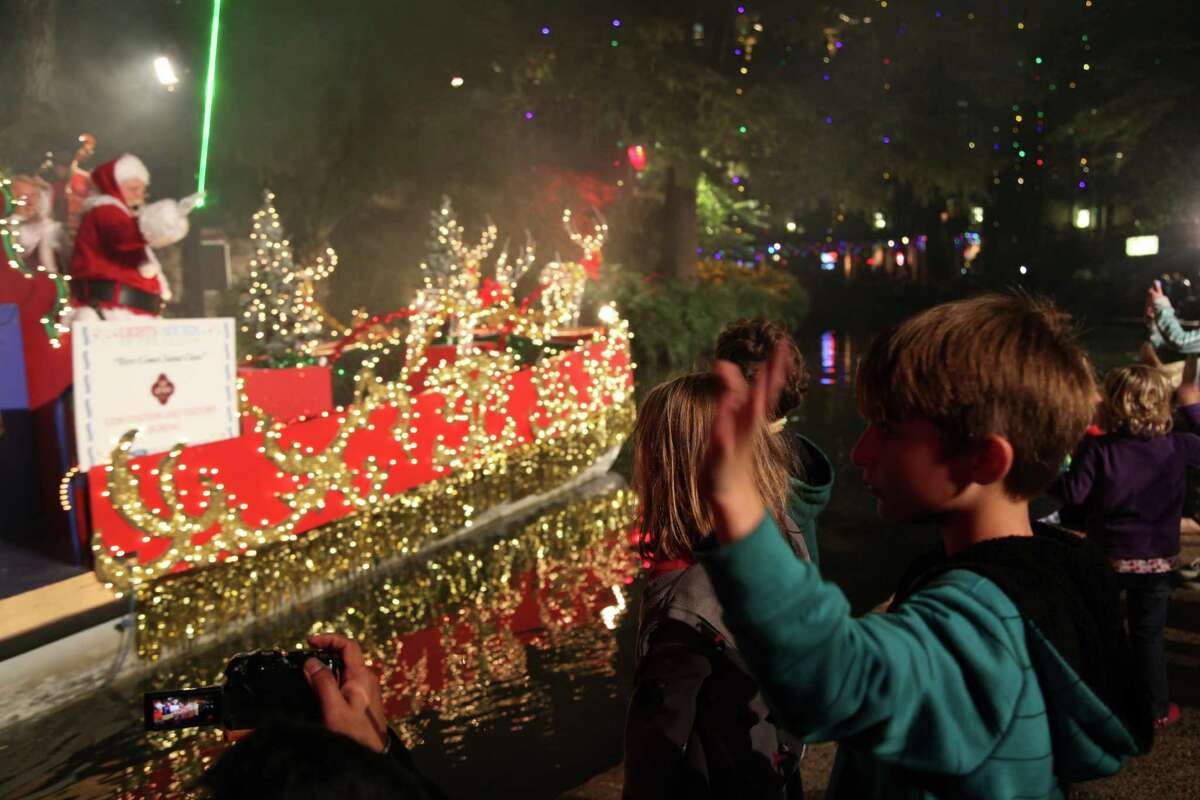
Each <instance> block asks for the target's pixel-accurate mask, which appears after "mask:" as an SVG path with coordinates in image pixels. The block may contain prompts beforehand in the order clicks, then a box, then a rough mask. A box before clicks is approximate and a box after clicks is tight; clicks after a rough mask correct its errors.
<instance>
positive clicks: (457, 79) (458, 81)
mask: <svg viewBox="0 0 1200 800" xmlns="http://www.w3.org/2000/svg"><path fill="white" fill-rule="evenodd" d="M450 85H451V86H453V87H454V88H455V89H457V88H458V87H460V86H462V85H463V79H462V78H461V77H460V76H458V75H455V76H454V77H453V78H451V79H450Z"/></svg>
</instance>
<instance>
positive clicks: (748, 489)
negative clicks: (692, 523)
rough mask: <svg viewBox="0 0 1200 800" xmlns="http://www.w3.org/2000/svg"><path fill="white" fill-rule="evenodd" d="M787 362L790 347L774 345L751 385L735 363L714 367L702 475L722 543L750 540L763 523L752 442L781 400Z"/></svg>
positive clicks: (720, 363) (788, 364) (718, 536)
mask: <svg viewBox="0 0 1200 800" xmlns="http://www.w3.org/2000/svg"><path fill="white" fill-rule="evenodd" d="M791 360H792V356H791V354H790V353H789V352H788V349H787V348H786V347H784V346H783V345H781V344H780V345H776V347H775V350H774V352H773V353H772V354H771V358H770V360H769V361H768V362H767V363H766V364H764V365H763V366H762V368H761V369H760V370H759V371H758V372H757V373H756V374H755V376H754V380H753V382H751V383H749V384H747V383H746V381H745V379H744V378H743V377H742V373H741V371H740V370H739V369H738V368H737V367H736V366H735V365H734V364H732V363H730V362H728V361H717V362H716V363H715V364H714V365H713V372H714V373H715V374H716V375H717V377H719V378H720V379H721V396H720V398H719V399H718V400H717V410H716V414H715V416H714V417H713V429H712V437H711V440H710V441H709V445H708V447H709V450H708V457H707V458H706V460H705V465H704V469H703V473H702V476H703V480H704V487H705V492H706V494H707V495H708V501H709V503H711V505H712V510H713V524H714V526H715V533H716V536H717V540H718V541H720V542H722V543H725V542H731V541H736V540H737V539H742V538H745V537H746V536H749V535H750V533H751V532H752V531H753V530H754V529H755V527H757V526H758V523H759V522H760V521H761V520H762V517H763V513H764V506H763V501H762V498H761V497H760V496H759V493H758V486H757V483H756V482H755V478H754V450H755V442H756V440H757V438H758V437H759V436H764V435H766V425H767V423H768V420H767V409H768V408H775V405H776V403H777V402H778V400H779V393H780V391H781V390H782V389H783V384H784V382H785V381H786V379H787V375H788V371H789V370H790V369H791V368H792V364H791Z"/></svg>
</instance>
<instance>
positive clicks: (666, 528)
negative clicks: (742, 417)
mask: <svg viewBox="0 0 1200 800" xmlns="http://www.w3.org/2000/svg"><path fill="white" fill-rule="evenodd" d="M720 389H721V382H720V379H719V378H718V377H717V376H715V375H713V374H711V373H708V372H693V373H691V374H688V375H682V376H680V377H678V378H675V379H674V380H670V381H667V382H665V383H660V384H659V385H658V386H655V387H654V388H653V389H651V390H650V393H649V394H648V395H646V399H645V400H643V401H642V406H641V408H640V409H639V410H638V420H637V425H636V426H635V427H634V431H633V488H634V490H635V491H636V492H637V495H638V499H639V501H640V509H641V510H640V512H639V525H640V528H641V534H642V536H641V539H640V542H639V544H640V549H641V552H642V555H643V556H645V557H647V558H658V559H678V558H685V557H687V556H688V555H690V554H691V552H692V549H693V548H694V547H695V546H696V545H697V544H698V543H699V542H700V540H701V539H702V538H703V537H705V536H707V535H708V534H709V533H710V532H711V531H712V529H713V520H712V512H711V511H710V509H709V504H708V503H707V502H705V501H704V499H703V496H702V494H701V489H702V487H701V486H700V469H701V467H702V466H703V463H704V458H705V455H706V454H707V452H708V442H709V437H710V435H711V433H712V421H713V415H714V412H715V410H716V406H717V398H718V396H719V395H720ZM754 455H755V481H756V483H757V485H758V487H759V494H760V495H761V497H762V501H763V504H764V505H766V507H767V509H768V510H769V511H770V512H771V513H772V514H774V515H775V519H776V520H779V521H782V520H783V515H784V507H785V504H786V502H787V493H788V490H789V483H788V470H787V464H788V463H789V460H790V452H789V449H788V446H787V443H786V440H785V439H784V438H783V437H782V436H772V435H771V434H770V433H768V432H767V430H766V428H765V426H764V427H763V429H762V430H761V431H760V432H759V439H758V441H757V442H756V443H755V453H754Z"/></svg>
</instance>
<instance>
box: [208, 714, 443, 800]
mask: <svg viewBox="0 0 1200 800" xmlns="http://www.w3.org/2000/svg"><path fill="white" fill-rule="evenodd" d="M200 788H201V790H202V792H201V796H202V797H204V796H207V797H210V798H212V800H310V799H311V800H329V799H330V798H335V797H336V798H339V800H435V798H436V797H437V795H434V794H431V793H430V792H429V791H427V789H426V786H425V785H424V783H423V781H422V779H421V778H420V777H419V776H418V775H416V774H415V773H414V772H413V771H411V770H408V769H406V768H405V767H404V766H403V764H402V763H401V762H400V761H399V760H397V759H394V758H392V757H391V756H390V755H384V754H381V753H375V752H372V751H371V750H368V749H367V748H365V747H363V746H362V745H360V744H359V743H358V742H355V741H354V740H353V739H349V738H347V737H345V736H342V735H341V734H337V733H333V732H332V731H329V730H327V729H325V728H323V727H321V726H319V725H310V724H303V723H277V724H272V725H270V726H267V727H264V728H260V729H259V730H256V731H254V732H253V733H251V734H250V735H249V736H247V737H246V738H245V739H243V740H241V741H239V742H238V743H237V744H235V745H233V747H231V748H229V750H227V751H226V752H225V754H224V755H222V756H221V758H220V760H218V761H217V763H216V764H214V765H213V766H212V767H211V768H209V770H208V772H206V773H205V774H204V776H203V777H202V778H201V779H200ZM205 792H206V793H207V794H205Z"/></svg>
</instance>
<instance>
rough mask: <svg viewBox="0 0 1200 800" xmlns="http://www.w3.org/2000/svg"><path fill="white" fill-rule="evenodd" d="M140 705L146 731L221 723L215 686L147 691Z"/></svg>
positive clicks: (217, 690)
mask: <svg viewBox="0 0 1200 800" xmlns="http://www.w3.org/2000/svg"><path fill="white" fill-rule="evenodd" d="M143 706H144V712H145V723H146V730H148V731H173V730H178V729H179V728H195V727H199V726H202V725H219V724H221V690H220V689H216V688H210V689H184V690H182V691H176V692H149V693H147V694H146V695H145V697H144V700H143Z"/></svg>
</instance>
